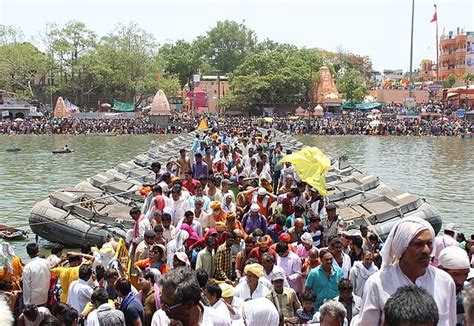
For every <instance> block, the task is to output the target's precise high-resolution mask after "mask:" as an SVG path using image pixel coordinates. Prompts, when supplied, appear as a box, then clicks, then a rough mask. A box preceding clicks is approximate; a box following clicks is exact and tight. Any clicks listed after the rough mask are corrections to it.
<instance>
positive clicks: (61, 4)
mask: <svg viewBox="0 0 474 326" xmlns="http://www.w3.org/2000/svg"><path fill="white" fill-rule="evenodd" d="M433 4H436V5H437V6H438V23H439V35H441V34H442V33H443V31H446V33H447V32H448V31H450V30H452V31H456V29H457V28H458V27H459V28H460V29H464V30H466V31H474V1H473V0H435V1H430V0H415V24H414V26H415V28H414V48H413V69H415V68H417V67H418V66H419V64H420V62H421V60H422V59H424V58H429V59H433V60H434V59H435V57H436V24H435V23H430V20H431V18H432V17H433V14H434V6H433ZM411 5H412V0H293V1H290V0H286V1H282V0H273V1H270V0H253V1H249V0H242V1H237V0H220V1H198V0H194V1H191V0H174V1H173V0H167V1H165V0H154V1H153V0H129V1H124V0H81V1H79V0H63V1H60V0H49V1H41V0H0V24H3V25H13V26H16V27H18V28H20V29H21V30H22V31H23V33H24V34H25V35H26V36H27V38H28V39H31V40H33V41H36V42H39V38H38V37H37V35H39V33H40V32H41V31H42V30H44V27H45V24H46V23H47V22H56V23H58V24H64V23H66V22H68V21H70V20H79V21H82V22H84V23H85V24H86V26H87V27H88V28H89V29H91V30H93V31H95V32H96V33H97V34H98V35H99V36H102V35H105V34H107V33H109V32H111V31H113V29H114V26H115V25H116V24H117V23H120V22H122V23H128V22H130V21H133V22H136V23H138V24H139V25H140V26H141V27H142V28H143V29H145V30H146V31H147V32H149V33H151V34H153V35H154V36H155V38H156V40H157V41H158V42H159V43H161V44H163V43H170V42H174V41H176V40H179V39H184V40H186V41H192V40H193V39H194V38H195V37H196V36H198V35H204V34H205V33H206V31H208V30H210V29H211V28H212V27H213V26H215V24H216V22H217V21H219V20H225V19H229V20H234V21H237V22H243V23H244V24H245V25H246V26H247V27H248V28H250V29H252V30H254V31H255V33H256V34H257V37H258V40H264V39H266V38H269V39H271V40H273V41H277V42H281V43H291V44H294V45H296V46H298V47H307V48H322V49H326V50H330V51H336V50H338V49H340V48H342V49H343V50H344V51H347V52H352V53H356V54H360V55H367V56H369V57H370V58H371V59H372V62H373V67H374V69H375V70H379V71H381V70H383V69H403V70H404V71H407V70H408V69H409V64H410V25H411Z"/></svg>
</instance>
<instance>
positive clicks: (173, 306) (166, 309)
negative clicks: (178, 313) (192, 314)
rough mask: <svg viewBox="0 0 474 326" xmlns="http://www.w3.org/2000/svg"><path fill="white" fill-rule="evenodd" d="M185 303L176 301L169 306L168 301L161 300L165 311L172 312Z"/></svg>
mask: <svg viewBox="0 0 474 326" xmlns="http://www.w3.org/2000/svg"><path fill="white" fill-rule="evenodd" d="M182 305H183V303H181V302H180V303H175V304H174V305H171V306H168V305H167V304H166V303H164V302H163V301H161V308H162V309H163V310H164V311H165V312H170V311H171V310H174V309H176V308H179V307H181V306H182Z"/></svg>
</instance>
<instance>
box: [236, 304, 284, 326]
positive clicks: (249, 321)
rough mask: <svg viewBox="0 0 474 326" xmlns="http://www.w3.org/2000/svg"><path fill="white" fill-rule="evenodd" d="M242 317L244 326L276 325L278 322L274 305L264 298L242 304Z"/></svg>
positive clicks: (278, 318)
mask: <svg viewBox="0 0 474 326" xmlns="http://www.w3.org/2000/svg"><path fill="white" fill-rule="evenodd" d="M242 316H243V318H244V320H245V323H246V325H278V324H279V322H280V315H279V313H278V311H277V309H276V307H275V305H274V304H273V303H272V302H271V301H270V300H268V299H266V298H257V299H254V300H250V301H246V302H244V305H243V307H242Z"/></svg>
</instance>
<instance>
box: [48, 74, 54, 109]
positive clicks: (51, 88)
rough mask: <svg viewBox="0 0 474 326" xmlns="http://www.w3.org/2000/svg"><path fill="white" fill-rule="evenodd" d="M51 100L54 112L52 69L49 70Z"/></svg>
mask: <svg viewBox="0 0 474 326" xmlns="http://www.w3.org/2000/svg"><path fill="white" fill-rule="evenodd" d="M49 100H50V102H51V110H53V111H52V112H54V107H53V76H52V74H51V69H49Z"/></svg>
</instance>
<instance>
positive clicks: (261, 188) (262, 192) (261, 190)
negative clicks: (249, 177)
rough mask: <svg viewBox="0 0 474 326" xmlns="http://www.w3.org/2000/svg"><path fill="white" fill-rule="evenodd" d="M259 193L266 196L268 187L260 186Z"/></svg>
mask: <svg viewBox="0 0 474 326" xmlns="http://www.w3.org/2000/svg"><path fill="white" fill-rule="evenodd" d="M257 194H258V195H260V196H265V195H266V194H267V189H265V188H263V187H260V188H258V191H257Z"/></svg>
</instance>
